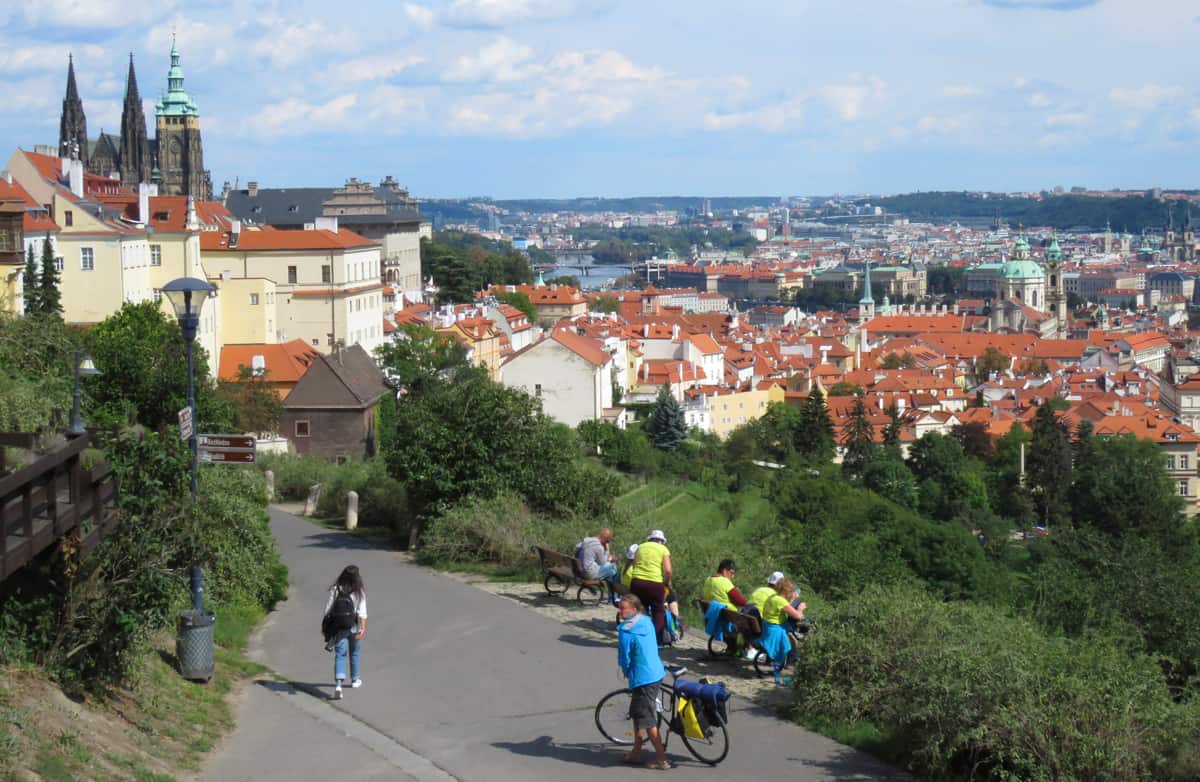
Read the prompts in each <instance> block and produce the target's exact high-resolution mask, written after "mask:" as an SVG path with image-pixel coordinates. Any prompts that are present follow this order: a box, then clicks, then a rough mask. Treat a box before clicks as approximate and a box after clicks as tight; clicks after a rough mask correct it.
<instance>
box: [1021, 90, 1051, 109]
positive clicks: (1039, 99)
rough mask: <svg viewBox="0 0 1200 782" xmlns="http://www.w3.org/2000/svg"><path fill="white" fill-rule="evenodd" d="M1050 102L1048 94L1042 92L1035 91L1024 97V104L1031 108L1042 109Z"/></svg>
mask: <svg viewBox="0 0 1200 782" xmlns="http://www.w3.org/2000/svg"><path fill="white" fill-rule="evenodd" d="M1050 102H1051V101H1050V96H1049V95H1047V94H1046V93H1044V92H1035V93H1033V94H1032V95H1030V96H1029V97H1027V98H1026V99H1025V105H1026V106H1028V107H1029V108H1031V109H1044V108H1046V107H1048V106H1049V105H1050Z"/></svg>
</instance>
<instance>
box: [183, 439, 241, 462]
mask: <svg viewBox="0 0 1200 782" xmlns="http://www.w3.org/2000/svg"><path fill="white" fill-rule="evenodd" d="M196 447H197V448H198V449H199V458H200V461H202V462H210V463H214V464H253V463H254V437H253V436H252V435H248V434H246V435H243V434H202V435H197V436H196Z"/></svg>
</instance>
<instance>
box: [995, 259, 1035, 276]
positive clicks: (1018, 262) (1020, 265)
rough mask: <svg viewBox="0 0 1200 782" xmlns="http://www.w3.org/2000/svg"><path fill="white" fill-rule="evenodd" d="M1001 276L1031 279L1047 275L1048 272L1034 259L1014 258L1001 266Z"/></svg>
mask: <svg viewBox="0 0 1200 782" xmlns="http://www.w3.org/2000/svg"><path fill="white" fill-rule="evenodd" d="M1000 276H1001V277H1003V278H1004V279H1006V280H1029V279H1034V278H1039V277H1045V276H1046V273H1045V272H1044V271H1043V270H1042V267H1041V266H1038V265H1037V263H1035V262H1034V261H1031V260H1029V259H1027V258H1024V259H1019V258H1013V259H1012V260H1009V261H1008V262H1006V263H1005V264H1004V266H1003V267H1001V269H1000Z"/></svg>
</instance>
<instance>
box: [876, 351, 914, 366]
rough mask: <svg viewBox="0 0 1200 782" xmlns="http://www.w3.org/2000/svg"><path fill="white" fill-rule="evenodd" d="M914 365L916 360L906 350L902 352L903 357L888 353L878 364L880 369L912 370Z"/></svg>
mask: <svg viewBox="0 0 1200 782" xmlns="http://www.w3.org/2000/svg"><path fill="white" fill-rule="evenodd" d="M916 365H917V360H916V358H914V357H913V354H912V353H909V352H908V351H907V350H906V351H904V354H903V355H897V354H896V353H888V354H887V355H886V356H884V357H883V360H882V361H880V362H879V367H880V369H912V368H913V367H915V366H916Z"/></svg>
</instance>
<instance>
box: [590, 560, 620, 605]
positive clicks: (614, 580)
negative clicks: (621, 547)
mask: <svg viewBox="0 0 1200 782" xmlns="http://www.w3.org/2000/svg"><path fill="white" fill-rule="evenodd" d="M596 578H598V579H600V580H601V581H607V582H608V587H609V591H610V592H611V593H612V594H613V596H614V597H615V596H616V594H617V592H616V590H615V589H613V588H612V587H613V585H614V584H620V583H621V578H620V576H618V575H617V565H616V563H614V562H605V563H604V564H603V565H601V566H600V569H599V570H597V571H596Z"/></svg>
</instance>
